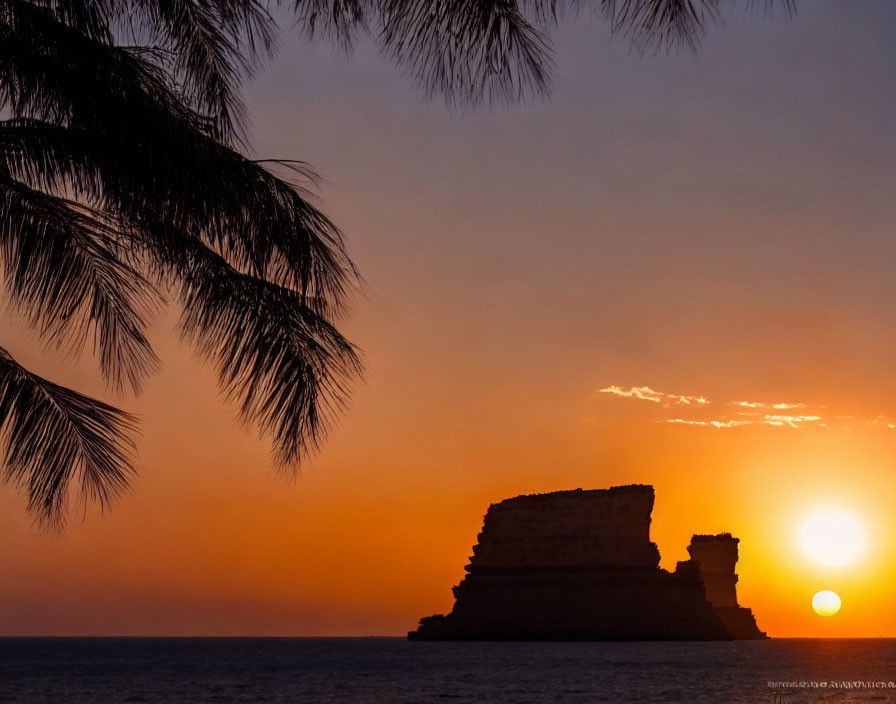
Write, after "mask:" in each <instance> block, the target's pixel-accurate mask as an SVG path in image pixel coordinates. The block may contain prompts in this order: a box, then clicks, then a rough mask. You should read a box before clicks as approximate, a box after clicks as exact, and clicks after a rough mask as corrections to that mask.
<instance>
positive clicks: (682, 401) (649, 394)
mask: <svg viewBox="0 0 896 704" xmlns="http://www.w3.org/2000/svg"><path fill="white" fill-rule="evenodd" d="M598 393H601V394H612V395H613V396H620V397H622V398H636V399H640V400H641V401H651V402H653V403H661V404H663V405H664V406H706V405H708V404H709V400H708V399H705V398H703V396H683V395H681V394H667V393H663V392H662V391H655V390H654V389H651V388H650V387H649V386H630V387H628V388H625V387H623V386H615V385H614V386H607V387H606V388H603V389H598Z"/></svg>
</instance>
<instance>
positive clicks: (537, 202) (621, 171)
mask: <svg viewBox="0 0 896 704" xmlns="http://www.w3.org/2000/svg"><path fill="white" fill-rule="evenodd" d="M555 39H556V49H557V57H556V58H557V64H558V68H557V72H556V81H555V86H554V94H553V98H552V100H551V101H550V102H545V103H530V104H528V105H525V106H517V107H514V108H498V109H495V110H491V111H488V110H481V111H476V112H470V113H468V114H464V115H458V114H452V113H450V112H448V111H447V110H445V109H444V107H443V106H442V105H440V104H438V103H429V104H428V103H423V102H421V101H420V100H419V98H418V96H417V95H416V93H415V92H414V90H413V89H412V88H411V87H409V86H408V84H407V81H406V80H404V79H403V78H402V77H401V76H400V75H399V74H398V73H397V72H396V71H395V70H393V69H392V68H391V67H390V66H389V65H387V64H385V63H383V62H382V61H381V60H380V59H379V58H378V57H377V55H376V53H375V51H374V50H372V49H371V48H370V47H368V46H366V45H363V44H362V45H361V46H359V47H357V49H356V51H355V53H354V55H353V56H352V57H351V59H350V60H346V58H345V57H344V56H343V55H341V54H339V53H338V52H334V51H333V50H332V49H330V48H328V47H325V46H314V47H311V46H308V45H306V44H305V43H303V41H302V40H300V39H299V38H297V37H296V36H295V35H294V34H293V35H291V34H289V33H288V32H287V33H284V39H283V45H282V47H281V51H280V53H279V55H278V57H277V59H276V60H275V61H274V63H273V64H272V66H271V67H270V68H269V69H268V70H267V71H266V72H265V73H263V74H262V75H261V76H260V77H259V78H258V80H257V81H256V82H255V83H253V84H252V85H251V86H250V87H249V90H248V103H249V106H250V108H251V110H252V113H253V119H254V128H253V141H254V145H255V147H256V149H257V152H258V154H259V155H260V156H265V157H267V156H277V157H283V158H296V159H302V160H305V161H308V162H310V163H311V164H312V165H314V166H315V167H316V168H317V169H318V170H319V171H320V172H321V173H322V175H323V176H324V177H325V178H326V179H327V183H326V184H325V186H324V188H323V193H322V198H323V200H322V202H323V207H324V209H325V211H326V212H327V213H328V214H330V215H331V216H332V217H333V218H334V219H335V220H336V222H337V223H338V224H339V225H340V226H341V227H343V228H344V230H345V231H346V233H347V236H348V239H349V246H350V251H351V253H352V254H353V256H354V258H355V261H356V263H357V264H358V266H359V268H360V270H361V272H362V273H363V275H364V277H365V279H366V282H367V286H366V289H365V291H364V294H363V295H362V296H359V297H358V299H357V301H356V305H355V312H354V314H353V316H352V318H351V320H350V321H349V322H348V323H347V324H346V326H345V329H346V331H347V332H348V334H349V336H350V337H351V338H352V339H353V340H354V341H356V342H357V343H358V344H359V345H360V346H361V347H362V348H363V349H364V350H365V353H366V357H367V363H368V367H369V373H368V377H367V380H366V382H365V383H364V384H363V385H361V386H359V387H358V389H357V393H356V398H355V402H354V404H353V406H352V408H351V410H350V412H349V414H348V415H347V416H346V417H345V418H344V419H343V420H342V422H341V423H340V425H339V426H338V428H337V429H336V430H335V432H334V433H333V434H332V436H331V438H330V441H329V442H328V443H327V445H326V446H325V448H324V451H323V453H322V454H321V455H320V456H319V457H318V458H317V459H316V460H315V461H314V462H313V464H311V465H309V466H308V467H307V468H306V469H305V470H304V472H303V475H302V476H301V477H300V478H298V479H297V480H296V481H295V482H285V481H283V480H280V479H278V478H276V477H275V476H274V472H273V471H272V469H271V465H270V462H269V459H268V456H267V452H268V449H267V444H266V443H265V442H263V441H259V440H258V439H257V438H255V437H254V436H253V435H251V434H246V433H244V432H243V431H242V430H241V429H239V428H238V427H237V426H236V425H234V424H233V423H232V422H231V419H232V417H233V415H234V409H232V408H227V407H225V406H222V405H221V404H220V403H219V402H218V400H217V395H216V389H215V384H214V372H213V370H212V369H210V368H207V367H205V366H203V365H202V364H201V363H200V362H199V361H197V360H196V359H194V358H193V356H192V353H191V351H190V350H189V349H187V348H186V347H182V346H180V345H179V344H178V342H177V336H176V334H175V333H174V332H172V330H173V328H174V325H175V321H176V316H175V314H174V313H172V314H171V315H170V316H168V317H163V318H162V319H160V320H159V321H158V325H157V327H156V329H155V332H154V342H155V343H156V344H157V350H158V352H159V354H160V356H161V357H162V359H163V361H164V363H165V369H164V371H163V373H162V374H160V375H159V376H157V377H156V378H154V379H153V380H152V381H151V382H150V384H149V385H148V389H147V391H146V392H145V393H144V395H143V396H142V397H140V398H138V399H132V398H126V399H123V400H121V401H120V403H121V405H123V406H124V407H125V408H127V409H129V410H133V411H135V412H137V413H139V414H140V416H141V418H142V437H141V438H140V465H141V477H140V480H139V482H138V483H137V485H136V487H135V491H134V492H133V493H132V494H131V495H130V496H128V497H126V498H125V500H124V501H122V502H121V504H120V505H118V506H117V507H116V509H115V510H114V511H113V512H112V513H111V514H108V515H106V516H99V515H98V514H96V513H95V512H93V511H89V512H88V515H87V517H86V521H84V522H82V521H81V520H80V516H75V517H73V520H72V521H71V523H70V527H69V529H68V532H67V533H66V535H65V536H64V537H61V538H51V537H47V536H44V535H40V534H38V533H37V532H36V531H34V530H33V529H32V528H31V527H30V525H29V522H28V519H27V518H26V517H25V516H24V515H23V509H24V502H23V501H22V500H21V499H20V498H19V497H17V496H15V494H14V493H13V492H12V491H11V490H10V489H0V570H2V572H0V633H2V634H5V635H68V634H71V635H75V634H84V635H104V634H132V635H161V634H172V635H202V634H209V635H224V634H247V635H368V634H381V635H398V634H403V633H404V632H406V631H407V630H409V629H411V628H413V627H414V625H415V623H416V621H417V619H418V618H419V617H421V616H424V615H429V614H432V613H435V612H437V611H444V610H446V609H449V608H450V605H451V592H450V587H451V586H452V585H453V584H456V583H457V582H458V581H459V580H460V579H461V577H462V575H463V565H464V564H465V563H466V561H467V556H468V555H469V554H470V549H471V546H472V544H473V542H474V541H475V537H476V533H477V532H478V530H479V528H480V527H481V520H482V515H483V513H484V512H485V510H486V508H487V506H488V504H489V503H490V502H493V501H498V500H500V499H503V498H506V497H508V496H513V495H516V494H520V493H529V492H536V491H551V490H557V489H568V488H575V487H579V486H581V487H584V488H600V487H606V486H610V485H614V484H621V483H631V482H641V483H652V484H654V485H655V487H656V490H657V506H656V509H655V511H654V520H653V526H652V535H653V539H654V540H655V541H656V542H657V543H658V545H659V549H660V552H661V554H662V556H663V561H662V565H663V566H664V567H667V568H670V569H671V568H674V566H675V561H676V560H680V559H684V558H685V557H686V551H685V547H686V545H687V543H688V541H689V538H690V535H691V534H692V533H710V532H720V531H731V532H732V533H734V534H735V535H737V536H738V537H740V538H741V560H740V563H739V566H738V571H739V573H740V575H741V578H740V583H739V597H740V601H741V603H742V604H745V605H747V606H750V607H752V608H753V610H754V612H755V614H756V616H757V619H758V622H759V625H760V627H761V628H763V629H764V630H767V631H768V632H769V633H770V635H772V636H878V635H884V636H891V637H896V612H894V610H893V608H892V601H893V597H892V595H893V593H894V591H896V511H894V502H896V429H893V428H890V427H888V425H889V424H892V423H894V420H893V419H896V374H894V373H893V370H894V362H896V277H894V275H893V271H894V268H896V237H894V235H896V133H894V129H893V126H894V125H896V91H894V86H896V3H892V2H890V0H876V1H872V0H863V1H861V2H848V3H847V2H835V1H833V0H832V1H830V2H828V1H821V0H801V2H799V16H798V17H797V18H796V19H795V20H793V21H786V20H784V19H783V18H776V19H775V20H774V21H763V20H762V19H761V18H759V17H755V16H754V17H750V16H742V15H739V14H738V15H735V16H733V17H732V18H731V20H730V21H729V23H728V26H727V27H726V28H725V29H724V30H722V31H719V32H713V33H712V34H711V36H710V37H709V38H708V39H707V41H706V42H705V46H704V51H703V53H702V54H701V55H700V56H697V57H694V56H688V55H680V56H672V57H656V58H655V57H649V56H647V57H641V56H639V55H638V54H636V53H635V52H632V51H630V50H629V48H628V46H627V44H626V43H625V42H624V41H622V40H619V39H615V40H614V39H611V38H610V37H609V36H608V33H607V32H606V30H605V29H604V28H603V27H601V26H600V25H598V24H596V23H594V22H592V21H590V20H587V19H581V20H578V21H574V22H573V21H567V22H566V23H564V24H563V25H562V27H561V28H560V30H559V31H558V32H557V34H556V36H555ZM0 328H2V330H0V334H2V335H3V340H4V342H3V345H4V346H5V347H7V348H8V349H9V350H10V351H11V352H12V353H13V354H14V355H15V356H16V357H17V358H18V359H19V360H20V361H21V362H22V363H23V364H26V365H27V366H30V367H31V368H32V369H34V370H35V371H37V372H39V373H42V374H44V375H47V376H49V377H50V378H52V379H54V380H57V381H60V382H63V383H68V384H72V385H75V386H76V388H79V389H80V390H84V391H87V392H90V393H94V394H102V393H103V387H102V383H101V381H100V380H99V374H98V372H97V371H96V365H95V363H94V362H93V361H92V360H90V359H89V358H85V359H84V360H82V361H81V362H80V363H78V364H76V365H65V364H63V363H62V362H61V361H60V360H58V359H54V357H53V356H52V355H51V354H45V353H43V352H41V350H40V348H39V346H38V345H37V344H36V343H35V340H34V338H33V336H32V335H31V334H30V333H29V332H27V331H26V330H25V329H24V327H23V326H22V324H21V323H20V322H18V321H16V320H15V319H14V318H13V317H11V316H7V317H6V318H4V319H3V322H2V323H0ZM614 386H615V387H618V388H620V389H624V390H629V389H631V388H632V387H645V386H646V387H648V388H649V389H651V390H653V391H655V392H660V393H662V394H673V395H675V396H677V397H681V398H685V397H686V398H694V399H697V398H701V397H702V398H705V399H708V400H709V401H710V402H711V403H709V404H705V405H704V404H683V403H675V402H674V401H675V398H674V397H672V398H671V401H672V402H671V403H669V402H668V401H669V398H666V399H665V401H664V400H660V401H651V400H644V399H638V398H634V397H625V396H620V395H619V394H613V393H601V391H600V390H601V389H607V388H609V387H614ZM741 402H747V403H753V404H763V405H764V406H768V408H764V409H763V408H762V407H760V406H753V407H751V406H738V405H737V404H739V403H741ZM775 404H788V405H794V406H795V404H802V405H800V406H798V407H796V406H795V407H793V408H778V409H775V408H774V405H775ZM759 411H762V414H763V416H764V415H773V416H790V417H794V416H801V417H817V418H819V419H823V420H815V421H812V422H798V423H796V424H792V423H784V424H783V425H774V424H768V423H752V424H746V425H742V424H738V425H735V426H733V427H714V426H713V425H712V424H711V421H713V420H716V421H721V420H722V419H723V416H724V418H726V419H745V418H758V417H760V416H757V415H749V416H747V415H738V413H754V414H755V413H758V412H759ZM675 419H678V420H685V421H697V422H703V421H705V422H709V423H710V425H701V424H698V423H687V422H685V423H681V422H675V423H669V422H665V421H668V420H675ZM874 421H877V422H876V423H875V422H874ZM793 425H796V427H793ZM830 505H834V506H839V507H842V508H844V509H848V510H849V511H851V512H853V513H855V514H857V515H859V516H861V517H862V520H863V521H864V523H865V525H866V527H867V530H868V544H867V547H866V549H865V551H864V553H863V555H862V557H861V558H860V559H859V561H858V562H857V563H855V564H854V565H852V566H850V567H847V568H836V569H835V568H830V567H824V566H821V565H816V564H814V563H812V562H810V560H809V559H808V558H807V557H806V556H805V555H804V554H803V553H802V551H801V549H800V544H799V530H800V526H801V525H802V522H803V521H804V520H805V519H806V518H807V517H808V516H809V515H811V513H812V512H813V510H815V509H816V508H818V507H821V506H830ZM825 589H829V590H832V591H835V592H836V593H837V594H839V595H840V597H841V598H842V600H843V608H842V610H841V611H840V613H839V614H837V615H836V616H833V617H830V618H822V617H820V616H818V615H817V614H815V613H814V612H813V610H812V608H811V599H812V596H813V595H814V594H815V593H816V592H818V591H820V590H825Z"/></svg>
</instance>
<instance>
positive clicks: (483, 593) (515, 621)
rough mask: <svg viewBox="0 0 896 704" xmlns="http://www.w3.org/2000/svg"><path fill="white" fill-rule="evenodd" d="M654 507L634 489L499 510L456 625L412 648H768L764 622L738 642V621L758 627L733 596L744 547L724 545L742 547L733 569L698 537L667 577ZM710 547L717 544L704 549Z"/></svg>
mask: <svg viewBox="0 0 896 704" xmlns="http://www.w3.org/2000/svg"><path fill="white" fill-rule="evenodd" d="M653 500H654V494H653V487H651V486H645V485H629V486H620V487H613V488H611V489H600V490H591V491H582V490H581V489H576V490H574V491H558V492H553V493H550V494H532V495H528V496H517V497H515V498H512V499H507V500H505V501H501V502H500V503H497V504H492V505H491V506H490V507H489V509H488V511H487V513H486V515H485V521H484V524H483V527H482V532H481V533H480V534H479V536H478V543H477V544H476V545H475V546H474V548H473V555H472V557H471V558H470V563H469V564H468V565H467V566H466V568H465V569H466V571H467V573H468V574H467V575H466V577H464V579H463V580H462V581H461V583H460V584H458V585H457V586H456V587H454V588H453V592H454V596H455V604H454V608H453V609H452V611H451V613H450V614H448V615H447V616H442V615H441V614H437V615H435V616H430V617H427V618H424V619H421V621H420V626H419V628H418V629H417V630H416V631H411V632H410V633H409V634H408V637H409V638H411V639H414V640H418V639H419V640H448V639H469V640H475V639H482V640H508V639H517V640H575V639H583V640H584V639H589V640H594V639H612V640H658V639H665V640H729V639H732V638H735V637H737V638H742V637H764V634H762V633H761V632H760V631H759V630H758V628H756V626H755V622H753V629H755V632H756V633H757V634H758V635H754V636H744V635H739V633H746V632H748V631H749V629H748V628H746V627H745V624H744V621H745V616H744V614H743V613H741V612H746V614H747V615H748V616H749V620H750V621H751V622H752V613H751V612H750V611H749V609H742V608H741V607H739V606H737V600H736V597H735V595H734V584H735V583H736V581H737V577H736V575H734V563H735V562H736V561H737V541H736V539H733V538H731V537H730V536H727V539H730V540H734V544H733V545H734V553H733V554H734V557H733V561H732V560H731V559H730V558H731V553H730V548H725V547H724V546H725V545H728V543H726V542H724V539H722V540H717V539H719V538H720V537H719V536H695V542H693V543H692V545H691V548H693V551H692V552H691V557H692V559H691V560H688V561H686V562H681V563H679V565H678V568H677V569H676V571H675V572H674V573H669V572H667V571H666V570H662V569H660V568H659V560H660V555H659V551H658V550H657V547H656V545H655V544H654V543H652V542H651V541H650V514H651V512H652V511H653ZM708 537H712V538H713V540H712V541H710V540H702V538H708ZM698 538H701V539H700V540H698ZM691 548H689V550H691ZM726 550H727V552H726ZM716 558H718V561H716ZM729 562H730V569H727V565H728V563H729ZM704 573H705V574H706V575H709V577H708V579H709V580H710V581H711V582H712V583H713V585H717V586H713V587H712V589H713V592H712V596H713V598H717V599H718V603H716V602H715V601H713V600H711V599H708V598H707V591H705V590H704V582H703V579H704ZM729 585H730V588H731V589H730V593H729V591H728V586H729ZM716 589H718V590H719V591H718V594H717V593H716V591H715V590H716ZM729 621H730V624H732V625H733V626H734V627H732V625H729ZM735 631H736V632H735Z"/></svg>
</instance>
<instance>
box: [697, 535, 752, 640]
mask: <svg viewBox="0 0 896 704" xmlns="http://www.w3.org/2000/svg"><path fill="white" fill-rule="evenodd" d="M738 543H740V540H739V539H738V538H734V537H732V535H731V533H720V534H719V535H695V536H694V537H693V538H691V544H690V545H689V546H688V554H689V555H690V556H691V561H693V562H696V563H697V565H698V569H699V571H700V581H702V582H703V587H704V589H705V590H706V598H707V600H709V602H710V603H711V604H712V607H713V611H715V614H716V616H718V617H719V619H721V621H722V623H724V624H725V627H726V628H727V629H728V631H729V632H730V633H731V635H732V636H734V637H735V638H737V639H739V640H750V639H758V638H765V637H766V635H765V633H764V632H763V631H760V630H759V626H757V625H756V619H755V618H754V617H753V612H752V610H750V609H747V608H745V607H743V606H738V604H737V586H736V585H737V574H735V572H734V568H735V565H736V564H737V545H738Z"/></svg>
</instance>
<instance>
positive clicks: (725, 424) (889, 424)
mask: <svg viewBox="0 0 896 704" xmlns="http://www.w3.org/2000/svg"><path fill="white" fill-rule="evenodd" d="M598 393H602V394H609V395H611V396H615V397H618V398H633V399H638V400H641V401H650V402H651V403H656V404H658V406H662V407H663V408H667V407H670V406H689V407H690V409H689V410H696V409H698V408H702V407H705V406H708V405H710V401H709V399H707V398H704V397H703V396H688V395H685V394H670V393H665V392H663V391H657V390H656V389H652V388H650V387H649V386H630V387H624V386H617V385H615V384H614V385H611V386H607V387H604V388H602V389H599V390H598ZM722 405H724V406H733V407H734V408H736V409H741V410H735V411H734V415H735V416H736V417H729V416H727V415H722V416H720V417H717V418H682V417H675V418H662V419H659V420H656V421H654V422H656V423H663V424H672V425H690V426H695V427H701V428H717V429H726V428H741V427H745V426H769V427H777V428H807V427H814V428H828V427H833V428H840V429H842V430H850V429H851V427H850V426H849V425H847V424H845V423H844V421H852V422H858V423H863V424H864V425H866V426H877V427H882V428H887V429H890V430H896V420H894V419H892V418H889V417H887V416H885V415H879V416H877V417H876V418H875V419H873V420H866V421H861V420H859V419H856V418H855V417H854V416H851V415H834V416H831V420H830V421H828V420H827V419H826V418H825V417H823V416H822V415H821V414H820V413H819V410H820V409H825V408H827V407H826V406H821V405H818V404H808V403H802V402H800V403H789V402H788V403H785V402H776V403H769V402H764V401H728V402H724V403H723V404H722ZM796 409H806V410H807V412H806V413H800V414H789V413H779V412H776V411H791V410H796Z"/></svg>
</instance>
